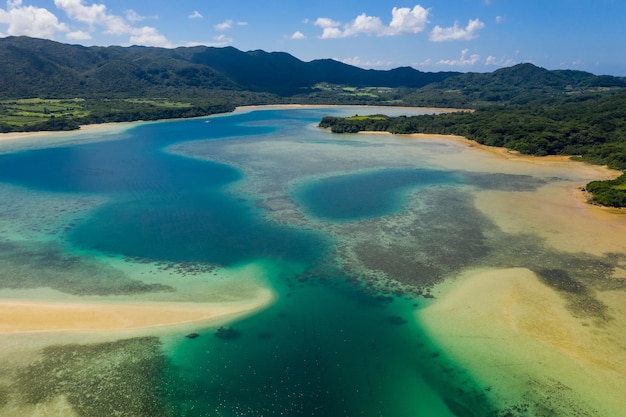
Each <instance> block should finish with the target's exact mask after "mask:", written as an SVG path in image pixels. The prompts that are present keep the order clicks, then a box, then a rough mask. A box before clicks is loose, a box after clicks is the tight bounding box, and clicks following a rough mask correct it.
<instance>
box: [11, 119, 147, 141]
mask: <svg viewBox="0 0 626 417" xmlns="http://www.w3.org/2000/svg"><path fill="white" fill-rule="evenodd" d="M141 122H142V121H141V120H137V121H136V122H110V123H94V124H90V125H81V126H80V128H79V129H75V130H39V131H36V132H8V133H0V141H5V140H18V139H30V138H35V137H39V136H41V137H42V138H45V137H58V136H63V135H75V134H80V133H87V132H90V131H97V130H109V129H111V128H121V129H124V128H125V127H126V125H131V124H133V123H141ZM128 127H130V126H128Z"/></svg>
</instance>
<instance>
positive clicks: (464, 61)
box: [438, 49, 480, 67]
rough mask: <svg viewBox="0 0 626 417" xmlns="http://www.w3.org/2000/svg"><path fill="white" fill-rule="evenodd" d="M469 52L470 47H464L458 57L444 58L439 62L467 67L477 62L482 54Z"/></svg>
mask: <svg viewBox="0 0 626 417" xmlns="http://www.w3.org/2000/svg"><path fill="white" fill-rule="evenodd" d="M468 54H469V49H463V50H462V51H461V56H460V57H459V58H458V59H442V60H440V61H439V62H438V63H439V64H442V65H450V66H456V67H465V66H471V65H474V64H476V63H477V62H478V61H479V60H480V55H478V54H471V55H468Z"/></svg>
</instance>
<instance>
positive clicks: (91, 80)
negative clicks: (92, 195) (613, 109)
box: [0, 36, 626, 107]
mask: <svg viewBox="0 0 626 417" xmlns="http://www.w3.org/2000/svg"><path fill="white" fill-rule="evenodd" d="M0 62H2V65H1V66H0V99H3V98H4V99H6V98H12V99H14V98H27V97H42V98H70V97H82V98H129V97H187V98H193V97H199V98H202V97H207V95H210V94H209V93H211V94H213V93H215V94H218V93H219V94H222V95H224V94H225V95H228V94H230V96H231V97H236V96H241V95H242V94H244V95H245V94H253V95H256V96H257V97H262V96H263V95H266V96H267V95H268V94H269V95H271V96H272V97H274V99H273V100H274V101H276V100H278V101H280V100H281V99H280V97H290V96H294V95H299V96H300V99H301V100H304V101H306V100H307V94H309V93H312V92H314V91H315V89H314V87H315V85H316V84H319V83H328V84H335V85H348V86H351V87H389V88H396V87H400V88H402V91H401V92H400V93H398V94H396V95H395V96H389V97H386V98H384V99H381V101H385V100H387V101H388V102H395V103H398V104H404V105H426V106H429V105H430V106H443V107H454V106H457V107H458V106H464V107H465V106H477V105H481V104H485V103H509V102H511V103H516V104H523V103H524V102H528V101H530V100H533V99H535V98H536V97H537V96H543V97H547V96H550V95H555V94H557V93H558V94H561V93H568V92H574V91H584V90H590V89H601V88H615V87H626V79H625V78H618V77H611V76H596V75H593V74H591V73H588V72H584V71H573V70H554V71H549V70H547V69H545V68H540V67H537V66H535V65H533V64H528V63H526V64H519V65H515V66H512V67H509V68H502V69H498V70H496V71H493V72H491V73H471V72H470V73H459V72H436V73H433V72H422V71H418V70H416V69H413V68H410V67H402V68H395V69H392V70H386V71H382V70H371V69H370V70H366V69H362V68H358V67H354V66H351V65H347V64H344V63H341V62H338V61H334V60H331V59H319V60H314V61H310V62H304V61H301V60H299V59H297V58H296V57H294V56H292V55H290V54H287V53H284V52H265V51H261V50H256V51H248V52H243V51H240V50H238V49H236V48H233V47H225V48H214V47H207V46H195V47H180V48H175V49H165V48H154V47H142V46H130V47H120V46H109V47H99V46H92V47H85V46H80V45H68V44H63V43H59V42H54V41H50V40H43V39H35V38H29V37H24V36H20V37H6V38H0ZM215 94H213V95H215ZM323 97H326V99H327V98H328V96H323ZM308 98H309V99H312V98H313V97H312V96H308ZM332 100H335V101H337V100H345V97H341V96H338V95H335V96H334V97H331V101H332ZM362 100H364V99H362ZM381 101H379V102H381Z"/></svg>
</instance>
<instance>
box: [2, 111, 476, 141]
mask: <svg viewBox="0 0 626 417" xmlns="http://www.w3.org/2000/svg"><path fill="white" fill-rule="evenodd" d="M327 107H331V108H332V107H362V108H378V107H380V108H393V109H404V108H406V109H411V110H427V111H434V112H441V113H454V112H459V111H467V112H471V111H473V110H471V109H456V108H445V107H443V108H439V107H409V106H369V105H354V106H351V105H346V104H262V105H250V106H237V107H235V110H234V111H232V112H226V113H215V114H209V115H206V116H198V117H191V118H173V119H159V120H149V121H146V120H135V121H131V122H107V123H94V124H87V125H80V126H79V128H78V129H75V130H39V131H36V132H8V133H0V141H3V140H14V139H25V138H32V137H38V136H42V137H45V136H60V135H67V134H75V133H80V132H86V131H90V130H98V129H106V128H110V127H116V126H123V125H132V124H135V123H146V122H147V123H151V122H163V121H174V120H190V119H203V118H207V117H211V116H223V115H229V114H233V113H244V112H248V111H254V110H287V109H307V108H310V109H315V108H327Z"/></svg>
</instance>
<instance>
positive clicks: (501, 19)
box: [496, 16, 504, 24]
mask: <svg viewBox="0 0 626 417" xmlns="http://www.w3.org/2000/svg"><path fill="white" fill-rule="evenodd" d="M502 22H504V17H503V16H496V23H497V24H500V23H502Z"/></svg>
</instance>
